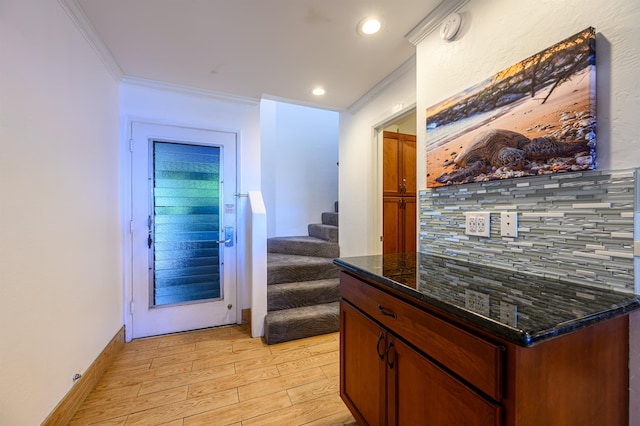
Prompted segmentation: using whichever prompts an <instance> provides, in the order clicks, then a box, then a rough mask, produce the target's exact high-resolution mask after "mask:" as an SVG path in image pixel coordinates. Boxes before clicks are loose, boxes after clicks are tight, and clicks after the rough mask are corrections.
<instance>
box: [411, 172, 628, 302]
mask: <svg viewBox="0 0 640 426" xmlns="http://www.w3.org/2000/svg"><path fill="white" fill-rule="evenodd" d="M639 170H640V169H631V170H619V171H585V172H577V173H566V174H553V175H546V176H535V177H529V178H519V179H510V180H503V181H489V182H483V183H473V184H466V185H454V186H446V187H440V188H433V189H427V190H423V191H420V207H419V208H420V218H419V220H420V224H419V227H420V228H419V229H420V236H419V247H420V248H419V251H420V252H422V253H428V254H436V255H441V256H449V257H464V258H465V259H466V260H469V261H472V262H482V263H485V264H490V265H492V266H494V267H499V268H504V269H510V270H514V271H516V272H519V271H522V272H528V273H532V274H536V275H540V276H545V277H550V278H562V279H565V280H568V281H572V282H577V283H580V284H585V285H593V286H599V287H604V288H609V289H613V290H617V291H622V292H627V293H633V292H634V267H633V265H634V251H633V241H634V238H633V233H634V212H637V211H638V210H640V207H639V206H638V204H640V202H638V203H637V204H636V198H637V196H636V192H637V191H638V190H637V186H640V184H638V183H637V180H638V179H637V176H638V173H639ZM470 212H490V213H491V215H490V237H489V238H486V237H479V236H469V235H466V234H465V214H466V213H470ZM501 212H516V213H517V220H518V226H517V228H518V236H517V237H515V238H512V237H502V236H501V233H500V213H501Z"/></svg>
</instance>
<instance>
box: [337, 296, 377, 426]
mask: <svg viewBox="0 0 640 426" xmlns="http://www.w3.org/2000/svg"><path fill="white" fill-rule="evenodd" d="M385 345H386V333H384V332H383V330H382V329H381V328H380V327H379V326H378V325H377V324H376V323H374V322H373V321H371V320H370V319H369V318H367V317H365V316H364V315H362V314H361V313H360V312H358V311H357V310H355V309H354V308H353V307H351V306H350V305H349V304H348V303H346V302H344V301H341V302H340V396H341V397H342V399H343V400H344V402H345V403H346V404H347V406H348V407H349V408H350V409H351V412H352V413H353V414H354V416H355V417H356V418H357V420H358V422H359V423H360V424H369V425H381V424H384V418H385V416H386V414H385V392H384V389H385V386H386V384H385V374H384V368H385V364H384V360H383V359H381V358H380V357H379V355H378V354H379V353H381V354H383V355H384V349H385V347H386V346H385Z"/></svg>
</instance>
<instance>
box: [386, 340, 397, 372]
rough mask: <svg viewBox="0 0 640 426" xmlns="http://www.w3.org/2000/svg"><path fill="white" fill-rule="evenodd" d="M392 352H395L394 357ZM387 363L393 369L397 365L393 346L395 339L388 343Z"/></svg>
mask: <svg viewBox="0 0 640 426" xmlns="http://www.w3.org/2000/svg"><path fill="white" fill-rule="evenodd" d="M391 354H393V358H392V357H391ZM387 365H388V366H389V369H391V370H393V367H395V365H396V354H395V348H394V347H393V340H389V344H388V345H387Z"/></svg>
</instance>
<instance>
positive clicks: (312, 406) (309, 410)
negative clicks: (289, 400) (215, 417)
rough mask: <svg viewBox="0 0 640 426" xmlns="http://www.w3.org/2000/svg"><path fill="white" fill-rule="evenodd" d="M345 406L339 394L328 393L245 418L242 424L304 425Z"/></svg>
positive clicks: (246, 425)
mask: <svg viewBox="0 0 640 426" xmlns="http://www.w3.org/2000/svg"><path fill="white" fill-rule="evenodd" d="M343 407H344V403H343V402H342V400H341V399H340V397H339V396H338V395H327V396H324V397H322V398H318V399H314V400H311V401H307V402H303V403H301V404H294V405H291V406H290V407H286V408H282V409H280V410H276V411H272V412H270V413H268V414H263V415H261V416H257V417H252V418H249V419H247V420H243V421H242V426H252V425H253V426H258V425H259V426H280V425H303V424H305V423H309V422H312V421H315V420H319V419H322V418H325V417H327V416H330V415H332V414H335V413H336V412H337V411H339V410H342V409H343Z"/></svg>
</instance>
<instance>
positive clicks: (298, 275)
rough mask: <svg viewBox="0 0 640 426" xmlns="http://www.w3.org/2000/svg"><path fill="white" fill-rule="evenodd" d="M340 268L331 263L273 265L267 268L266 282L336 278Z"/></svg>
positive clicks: (277, 282)
mask: <svg viewBox="0 0 640 426" xmlns="http://www.w3.org/2000/svg"><path fill="white" fill-rule="evenodd" d="M339 276H340V270H339V269H338V267H337V266H335V265H332V264H327V265H296V266H274V267H268V268H267V284H279V283H292V282H297V281H314V280H323V279H327V278H338V277H339Z"/></svg>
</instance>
